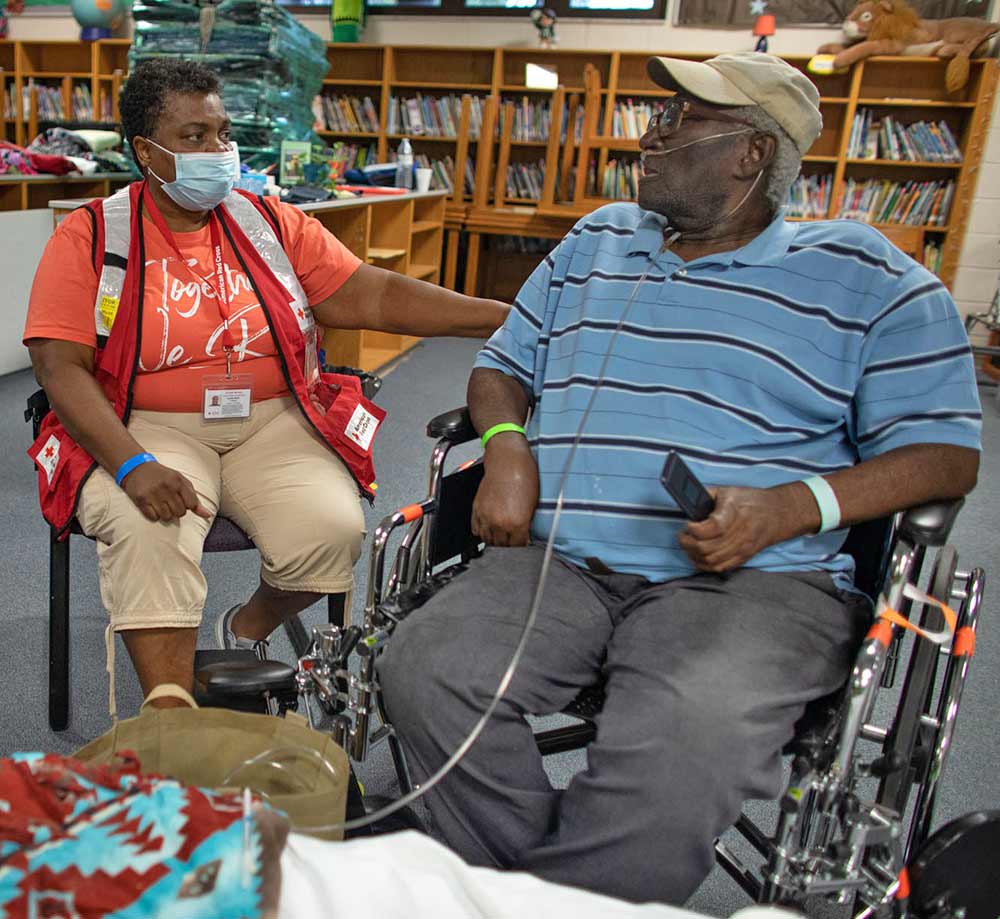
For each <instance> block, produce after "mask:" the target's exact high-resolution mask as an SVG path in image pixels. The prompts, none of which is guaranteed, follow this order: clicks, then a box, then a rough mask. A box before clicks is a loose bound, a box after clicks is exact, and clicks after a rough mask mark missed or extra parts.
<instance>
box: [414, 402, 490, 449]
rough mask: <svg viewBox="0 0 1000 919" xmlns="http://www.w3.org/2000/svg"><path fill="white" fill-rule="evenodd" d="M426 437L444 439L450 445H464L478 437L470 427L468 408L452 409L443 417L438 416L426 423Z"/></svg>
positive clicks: (465, 406)
mask: <svg viewBox="0 0 1000 919" xmlns="http://www.w3.org/2000/svg"><path fill="white" fill-rule="evenodd" d="M427 436H428V437H435V438H441V437H443V438H445V440H447V441H449V442H450V443H452V444H464V443H468V442H469V441H470V440H475V439H476V438H477V437H478V436H479V435H478V434H476V429H475V428H474V427H473V426H472V418H471V417H470V416H469V407H468V406H467V405H463V406H462V407H461V408H456V409H452V410H451V411H450V412H445V413H444V414H443V415H438V416H436V417H435V418H432V419H431V420H430V421H428V422H427Z"/></svg>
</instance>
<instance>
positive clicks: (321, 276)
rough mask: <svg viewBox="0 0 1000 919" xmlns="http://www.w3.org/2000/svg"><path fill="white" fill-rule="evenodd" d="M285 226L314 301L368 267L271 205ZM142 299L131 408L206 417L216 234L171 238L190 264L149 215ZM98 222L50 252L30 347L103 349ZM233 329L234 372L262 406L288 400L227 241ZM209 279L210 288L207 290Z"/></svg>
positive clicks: (76, 222) (220, 363)
mask: <svg viewBox="0 0 1000 919" xmlns="http://www.w3.org/2000/svg"><path fill="white" fill-rule="evenodd" d="M268 206H270V207H271V208H272V209H273V210H274V212H275V214H276V216H277V217H278V219H279V221H280V226H281V234H282V239H283V240H284V243H285V251H286V252H287V253H288V258H289V261H290V262H291V264H292V267H293V268H294V269H295V273H296V275H298V279H299V283H300V284H301V285H302V289H303V290H304V291H305V293H306V297H307V298H308V300H309V303H310V304H317V303H321V302H322V301H323V300H325V299H326V298H327V297H329V296H330V295H331V294H332V293H334V292H335V291H336V290H337V289H338V288H339V287H340V286H341V285H342V284H343V283H344V282H345V281H346V280H347V279H348V278H349V277H350V276H351V275H352V274H353V273H354V271H355V270H356V269H357V267H358V266H359V265H360V264H361V261H360V259H358V257H357V256H355V255H354V254H353V253H352V252H351V251H350V250H349V249H348V248H347V247H346V246H344V245H343V243H341V242H340V241H339V240H338V239H337V238H336V237H335V236H333V235H332V234H331V233H330V232H329V231H327V229H326V228H325V227H324V226H323V225H322V224H321V223H320V222H319V221H318V220H315V219H314V218H312V217H309V216H307V215H306V214H304V213H303V212H302V211H300V210H299V209H298V208H297V207H294V206H293V205H290V204H282V203H280V202H268ZM144 219H145V224H144V227H143V229H144V236H145V242H146V272H145V283H146V288H145V298H144V301H143V303H144V306H143V317H142V338H141V344H140V353H139V371H138V374H137V375H136V379H135V387H134V390H133V393H134V395H133V403H132V404H133V406H134V407H135V408H139V409H147V410H149V411H156V412H200V411H201V409H202V395H203V384H204V378H205V376H207V375H208V376H210V375H217V374H219V373H220V372H224V369H225V363H226V361H225V356H224V353H223V350H222V315H221V313H220V312H219V307H218V304H217V302H216V300H217V297H216V294H215V290H214V287H213V284H214V282H215V270H214V266H213V264H212V245H211V229H210V228H209V226H207V225H206V226H205V227H203V228H202V229H201V230H196V231H195V232H193V233H174V239H175V240H176V243H177V248H178V249H179V250H180V252H181V255H183V256H184V261H185V262H186V264H184V263H182V262H181V261H180V260H179V259H178V258H177V254H176V253H175V251H174V249H173V247H172V246H171V245H170V244H169V243H168V242H167V241H166V240H165V239H164V238H163V236H162V235H161V234H160V232H159V231H158V230H157V229H156V227H155V226H154V224H153V222H152V220H150V219H149V218H148V217H145V218H144ZM92 235H93V231H92V224H91V221H90V218H89V217H88V216H87V215H86V214H84V213H80V212H74V213H72V214H70V215H68V216H67V217H66V218H65V219H64V220H63V221H62V223H61V224H60V225H59V227H58V229H57V230H56V231H55V233H54V234H53V235H52V238H51V239H50V240H49V242H48V244H47V245H46V247H45V252H44V253H43V255H42V260H41V262H40V263H39V265H38V271H37V272H36V274H35V280H34V284H33V285H32V288H31V299H30V301H29V303H28V320H27V323H26V325H25V329H24V340H25V341H27V340H28V339H31V338H54V339H59V340H62V341H72V342H77V343H79V344H82V345H88V346H90V347H92V348H93V347H96V345H97V332H96V329H95V326H94V301H95V299H96V296H97V287H98V280H99V277H98V274H97V272H96V271H95V269H94V263H93V260H92V257H91V242H92ZM223 263H224V268H225V274H226V282H227V287H228V293H229V297H230V328H231V329H232V330H233V331H234V332H235V334H236V338H237V340H238V341H240V342H241V344H240V345H238V346H237V349H236V352H235V355H234V360H233V372H234V373H240V374H246V373H249V374H251V375H252V376H253V399H254V401H255V402H259V401H262V400H264V399H272V398H275V397H277V396H282V395H287V393H288V388H287V386H286V384H285V379H284V375H283V374H282V371H281V363H280V360H279V358H278V355H277V348H276V346H275V343H274V339H273V337H272V336H271V331H270V329H269V328H268V325H267V319H266V317H265V315H264V311H263V309H261V306H260V304H259V303H258V301H257V297H256V296H255V294H254V292H253V289H252V288H251V286H250V282H249V279H248V278H247V276H246V274H245V273H244V271H243V269H242V268H241V267H240V264H239V261H238V260H237V259H236V256H235V254H234V253H233V251H232V248H231V246H230V245H229V243H228V241H227V240H226V239H225V237H223ZM210 282H211V283H210Z"/></svg>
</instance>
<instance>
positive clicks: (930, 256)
mask: <svg viewBox="0 0 1000 919" xmlns="http://www.w3.org/2000/svg"><path fill="white" fill-rule="evenodd" d="M942 251H943V249H942V246H941V244H940V243H939V242H937V241H935V240H931V241H929V242H927V243H926V244H925V245H924V268H926V269H927V270H928V271H933V272H934V274H939V273H940V271H941V253H942Z"/></svg>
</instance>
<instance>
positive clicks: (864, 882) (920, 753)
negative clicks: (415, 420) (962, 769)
mask: <svg viewBox="0 0 1000 919" xmlns="http://www.w3.org/2000/svg"><path fill="white" fill-rule="evenodd" d="M427 431H428V434H429V435H430V436H432V437H436V438H437V443H436V445H435V447H434V449H433V452H432V456H431V460H430V469H429V487H428V494H427V496H426V498H424V500H422V501H420V502H419V503H417V504H412V505H409V506H407V507H404V508H401V509H399V510H397V511H395V512H393V513H392V514H389V515H388V516H386V517H385V518H384V519H383V520H382V521H381V523H380V524H379V525H378V527H377V528H376V529H375V531H374V533H373V534H372V548H371V556H370V563H369V580H368V591H367V596H366V602H365V608H364V620H363V624H362V626H360V627H358V626H353V627H351V628H349V629H347V630H340V629H338V628H337V627H336V626H323V627H319V628H317V629H314V632H313V640H312V644H311V646H310V648H309V650H308V652H307V653H306V654H305V655H304V656H302V657H301V658H300V659H299V661H298V663H297V665H296V668H295V674H294V687H295V692H296V693H297V694H298V695H299V696H300V697H302V698H304V699H305V700H307V704H306V709H307V712H308V710H309V705H308V700H309V699H315V700H316V701H317V702H318V703H319V705H320V707H321V708H322V709H323V710H324V711H325V712H326V713H327V714H328V715H329V716H331V718H332V733H333V736H334V738H335V740H337V742H338V743H340V744H341V745H342V746H343V747H344V748H345V749H346V750H347V752H348V754H349V755H350V756H351V758H352V759H354V760H355V761H358V762H360V761H363V760H365V758H366V757H367V756H368V753H369V751H370V749H371V748H372V746H373V745H375V744H377V743H379V742H381V741H383V740H385V741H387V742H388V744H389V748H390V752H391V755H392V757H393V762H394V765H395V768H396V772H397V775H398V777H399V783H400V788H401V790H402V791H403V792H404V793H406V792H409V791H410V790H411V789H412V787H413V783H412V780H411V778H410V774H409V770H408V768H407V765H406V758H405V756H404V754H403V751H402V748H401V746H400V744H399V741H398V739H397V737H396V734H395V730H394V728H393V726H392V724H391V723H390V721H389V720H388V718H387V717H386V714H385V711H384V709H383V705H382V698H381V693H380V690H379V685H378V682H377V678H376V673H375V660H376V658H377V655H378V653H379V652H380V650H381V648H382V646H383V645H384V644H385V643H386V642H387V641H388V640H389V639H390V637H391V634H392V631H393V629H394V628H395V626H396V624H397V623H398V622H399V621H401V619H402V618H403V617H404V616H405V615H408V614H409V612H411V611H412V610H413V609H414V608H416V607H419V606H420V605H421V603H422V602H423V601H424V600H426V599H427V597H429V596H430V595H432V594H433V592H434V591H435V590H436V589H438V588H439V587H440V586H441V585H442V584H443V583H445V582H446V581H447V580H448V579H450V577H452V576H454V574H455V573H457V572H460V571H461V570H462V569H463V568H464V564H463V563H464V562H467V561H468V559H469V558H470V557H472V556H474V555H476V554H478V547H477V545H476V544H475V542H474V541H470V540H469V539H468V538H467V537H466V536H460V537H459V538H456V537H455V536H454V535H453V534H446V533H445V530H444V527H443V526H442V525H441V521H440V520H438V519H436V514H437V512H438V510H439V509H440V508H441V507H442V506H451V505H454V504H456V503H457V504H458V505H459V513H466V512H467V511H468V510H470V509H471V502H472V499H473V497H474V495H475V489H476V487H477V486H478V481H479V479H480V477H481V464H479V463H478V462H477V461H470V462H468V463H465V464H463V465H462V466H460V467H459V469H458V471H457V472H455V473H452V474H450V475H449V476H447V477H446V476H444V466H445V460H446V458H447V456H448V454H449V452H450V451H451V449H452V448H453V447H454V446H456V445H458V444H461V443H465V442H468V441H471V440H473V439H474V438H475V436H476V434H475V431H474V430H473V428H472V426H471V422H470V421H469V418H468V414H467V412H466V411H465V410H464V409H461V410H456V411H454V412H450V413H447V414H445V415H441V416H438V417H437V418H435V419H433V420H432V421H431V422H430V424H429V425H428V429H427ZM456 481H457V486H455V483H456ZM453 486H455V487H454V488H453ZM450 488H451V489H452V490H453V493H452V494H448V491H449V489H450ZM961 505H962V502H961V501H955V502H949V503H946V504H936V505H927V506H924V507H921V508H914V509H912V510H910V511H907V512H905V513H902V514H898V515H896V517H895V519H894V520H893V521H892V523H891V527H890V537H891V539H892V541H893V550H892V553H891V555H890V556H888V559H889V561H888V571H887V572H885V577H884V578H882V577H879V578H878V581H877V582H884V583H885V591H884V593H883V594H882V599H881V603H880V606H879V609H881V608H882V605H884V606H887V607H888V608H890V609H892V610H895V611H897V612H898V613H900V614H901V615H902V616H903V617H904V618H906V619H907V620H909V619H910V617H911V615H912V613H913V609H912V607H913V603H912V602H911V600H910V599H909V597H907V596H906V594H905V592H904V591H905V589H906V586H907V584H911V583H915V582H916V580H917V578H918V576H919V573H920V570H921V566H922V564H923V561H924V557H925V554H926V552H927V550H928V549H935V550H937V552H936V558H935V561H934V565H933V572H932V575H931V583H930V587H929V590H928V593H930V594H931V595H932V596H934V597H935V598H936V599H938V600H940V601H942V602H944V603H946V604H948V605H949V606H951V605H952V603H955V602H956V601H957V607H958V609H957V613H958V621H957V625H956V627H955V629H954V638H953V640H952V641H951V642H950V643H949V644H948V646H947V647H942V648H939V647H938V646H937V645H933V644H931V643H930V642H928V641H926V640H925V639H914V641H913V644H914V647H913V648H912V650H911V651H910V654H909V659H908V664H907V668H906V674H905V677H904V680H903V684H902V688H901V692H900V700H899V702H898V704H897V705H896V707H895V709H894V711H893V712H892V715H891V718H890V719H889V723H888V724H886V725H884V726H882V725H879V724H877V723H875V720H874V718H873V713H874V712H875V708H876V705H875V703H876V697H877V696H878V695H879V692H880V690H882V689H887V688H889V687H891V686H893V684H894V681H895V678H896V675H897V669H898V666H899V663H900V661H901V656H900V655H901V650H902V648H903V643H904V635H903V632H904V629H902V628H900V627H898V626H896V625H893V624H890V623H887V622H886V623H884V624H881V623H883V622H884V620H881V619H876V624H875V625H873V627H872V629H871V631H870V632H869V633H868V635H867V636H866V637H865V639H864V640H863V642H862V643H861V647H860V648H859V650H858V653H857V656H856V659H855V664H854V668H853V671H852V673H851V675H850V678H849V679H848V682H847V685H846V687H845V688H844V690H843V692H842V693H840V694H839V699H837V700H836V702H835V703H834V704H832V705H831V704H830V702H829V700H821V701H822V702H824V703H826V705H827V711H826V712H824V713H823V716H822V717H821V718H820V719H819V725H818V726H815V725H814V726H813V727H812V728H811V729H810V730H809V731H808V732H807V734H805V735H803V736H797V738H796V740H795V742H794V743H793V744H792V745H790V748H786V751H785V752H790V753H791V754H792V756H793V763H792V772H791V780H790V782H789V784H788V787H787V789H786V791H785V793H784V795H783V796H782V798H781V799H780V802H779V816H778V823H777V830H776V832H775V834H774V835H773V836H768V835H767V834H765V833H764V832H763V831H761V830H760V829H759V828H758V827H757V826H756V825H755V824H753V822H752V821H750V820H749V818H747V817H746V815H743V816H741V818H740V820H739V821H738V823H737V825H736V827H735V829H736V830H737V831H738V832H739V833H740V834H741V835H742V836H743V837H744V838H745V839H746V840H747V841H748V842H749V843H750V844H751V846H752V848H753V849H754V850H756V852H757V853H758V855H759V856H760V862H761V863H760V864H758V865H755V866H753V867H751V866H748V865H747V864H746V863H745V862H744V861H742V860H741V859H740V858H739V857H738V856H737V855H736V854H735V852H734V851H733V850H732V848H731V847H730V846H729V845H727V844H726V843H725V842H723V841H719V842H717V844H716V856H717V862H718V864H719V865H720V866H721V867H722V868H723V869H724V870H725V871H726V872H727V873H728V874H729V875H730V876H731V877H732V878H733V879H734V880H735V881H736V882H737V883H739V885H740V886H741V887H742V888H743V889H744V890H745V891H746V892H747V894H748V895H749V896H750V897H751V898H752V899H753V900H754V901H755V902H758V903H770V904H793V905H800V906H801V905H802V904H804V903H805V902H806V901H807V900H809V899H810V898H813V897H821V898H824V899H825V900H827V901H833V902H835V903H837V904H840V905H842V906H844V907H845V908H850V909H851V915H853V916H855V917H856V919H868V917H872V916H885V915H892V916H896V917H900V919H904V917H911V916H912V917H915V919H916V917H919V919H958V917H959V916H965V912H964V910H963V908H961V907H957V906H955V905H954V904H953V903H952V901H951V899H950V896H951V894H950V893H946V894H939V895H937V899H936V900H935V901H934V902H932V903H931V905H930V906H927V905H926V904H917V905H915V906H913V907H911V905H910V904H909V903H908V901H907V892H908V890H909V887H910V880H911V879H910V877H909V869H910V866H911V865H913V864H914V863H915V862H918V861H919V858H920V856H921V853H922V852H924V851H926V849H927V844H928V839H929V836H930V828H931V822H932V817H933V811H934V803H935V799H936V796H937V791H938V787H939V784H940V779H941V775H942V770H943V768H944V765H945V761H946V757H947V754H948V752H949V749H950V746H951V741H952V737H953V733H954V728H955V721H956V715H957V710H958V706H959V703H960V700H961V696H962V690H963V688H964V686H965V682H966V678H967V674H968V668H969V663H970V660H971V657H972V652H973V649H974V643H975V633H976V629H977V626H978V621H979V613H980V609H981V605H982V598H983V589H984V584H985V574H984V572H983V571H982V569H979V568H976V569H973V570H971V571H968V572H966V571H958V570H957V557H956V554H955V552H954V550H953V549H952V548H951V547H950V546H948V545H946V541H947V538H948V535H949V533H950V530H951V527H952V525H953V523H954V520H955V518H956V517H957V514H958V511H959V510H960V508H961ZM466 519H468V518H467V517H466ZM404 526H406V527H407V529H406V532H405V533H404V535H403V537H402V540H401V543H400V544H399V546H398V548H397V550H396V554H395V558H394V561H393V563H392V565H391V566H390V568H389V571H388V573H387V572H386V552H387V549H388V544H389V540H390V537H391V536H392V534H393V533H394V532H396V531H398V530H400V528H402V527H404ZM455 558H459V559H460V562H459V564H457V565H451V566H449V567H447V568H445V570H443V571H442V570H440V566H441V565H442V564H443V563H445V562H446V561H448V560H451V561H454V559H455ZM873 574H874V573H873ZM383 585H384V586H383ZM942 622H943V620H942V619H941V616H940V613H939V612H938V610H937V609H936V608H934V607H931V606H927V607H925V609H924V612H923V615H922V616H921V617H919V619H918V622H917V624H918V627H919V628H923V629H926V630H936V629H938V628H940V626H941V625H942ZM355 651H356V652H357V653H358V656H359V658H360V666H359V667H358V670H357V672H356V673H354V672H351V670H350V668H349V666H348V661H349V657H350V655H351V654H352V653H353V652H355ZM939 658H947V660H946V663H945V665H944V668H943V674H940V675H939V674H938V673H937V670H938V660H939ZM939 677H940V678H939ZM935 687H936V688H935ZM288 688H289V686H288V683H287V681H286V683H285V692H286V702H287V690H288ZM584 696H586V692H585V693H584ZM290 704H294V703H290ZM597 711H599V700H597V704H596V705H595V702H594V699H593V698H591V699H586V698H584V699H583V700H581V704H580V706H579V707H578V708H577V709H576V710H575V711H572V710H571V711H570V713H575V714H577V715H579V716H580V717H582V718H583V719H584V723H583V725H582V726H579V727H571V728H559V729H556V730H554V731H549V732H546V734H547V735H548V736H546V737H544V738H543V739H542V740H539V747H540V750H541V752H542V753H543V755H544V754H546V753H549V752H560V751H562V750H566V749H574V748H579V747H582V746H585V745H586V744H587V743H589V742H590V740H592V739H593V737H594V736H595V733H596V730H595V727H594V724H593V722H594V716H595V715H596V713H597ZM813 716H814V717H813V720H814V721H815V713H813ZM376 717H377V723H376V720H375V718H376ZM538 739H539V738H538V737H536V740H538ZM872 747H874V750H873V752H869V751H870V750H871V748H872ZM872 785H874V786H875V788H874V789H871V788H870V786H872ZM913 789H916V794H915V797H914V800H912V801H911V791H912V790H913ZM997 826H1000V815H998V816H997V818H996V820H995V821H994V822H993V823H990V824H989V832H990V833H993V832H994V829H995V827H997ZM994 838H995V837H994V836H990V839H991V842H992V840H993V839H994ZM935 839H936V837H935ZM935 839H931V840H930V841H931V842H932V843H933V842H934V841H935ZM925 886H926V885H925ZM991 919H992V917H991Z"/></svg>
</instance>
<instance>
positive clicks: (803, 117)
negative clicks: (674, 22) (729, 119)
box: [646, 51, 823, 155]
mask: <svg viewBox="0 0 1000 919" xmlns="http://www.w3.org/2000/svg"><path fill="white" fill-rule="evenodd" d="M646 70H647V72H648V73H649V76H650V78H651V79H652V80H653V82H654V83H656V84H658V85H659V86H662V87H663V88H664V89H673V90H684V92H687V93H690V94H691V95H692V96H696V97H697V98H699V99H704V100H705V101H706V102H711V103H714V104H715V105H759V106H760V107H761V108H762V109H764V111H765V112H767V113H768V115H770V116H771V117H772V118H773V119H774V120H775V121H777V122H778V124H780V125H781V126H782V127H783V128H784V129H785V131H786V132H787V133H788V136H789V137H791V139H792V140H793V141H794V142H795V146H796V147H798V149H799V153H801V154H803V155H805V153H806V151H807V150H808V149H809V148H810V147H811V146H812V145H813V141H815V140H816V138H817V137H819V132H820V131H822V130H823V116H822V115H820V111H819V91H818V90H817V89H816V87H815V86H814V85H813V82H812V80H810V79H809V78H808V77H807V76H806V75H805V74H804V73H802V71H800V70H796V69H795V68H794V67H793V66H792V65H791V64H788V63H786V62H785V61H783V60H782V59H781V58H780V57H775V56H774V55H773V54H762V53H761V52H759V51H732V52H729V53H727V54H719V55H717V56H716V57H713V58H711V59H710V60H707V61H704V62H701V61H685V60H680V59H679V58H675V57H651V58H650V59H649V60H648V61H647V62H646Z"/></svg>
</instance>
